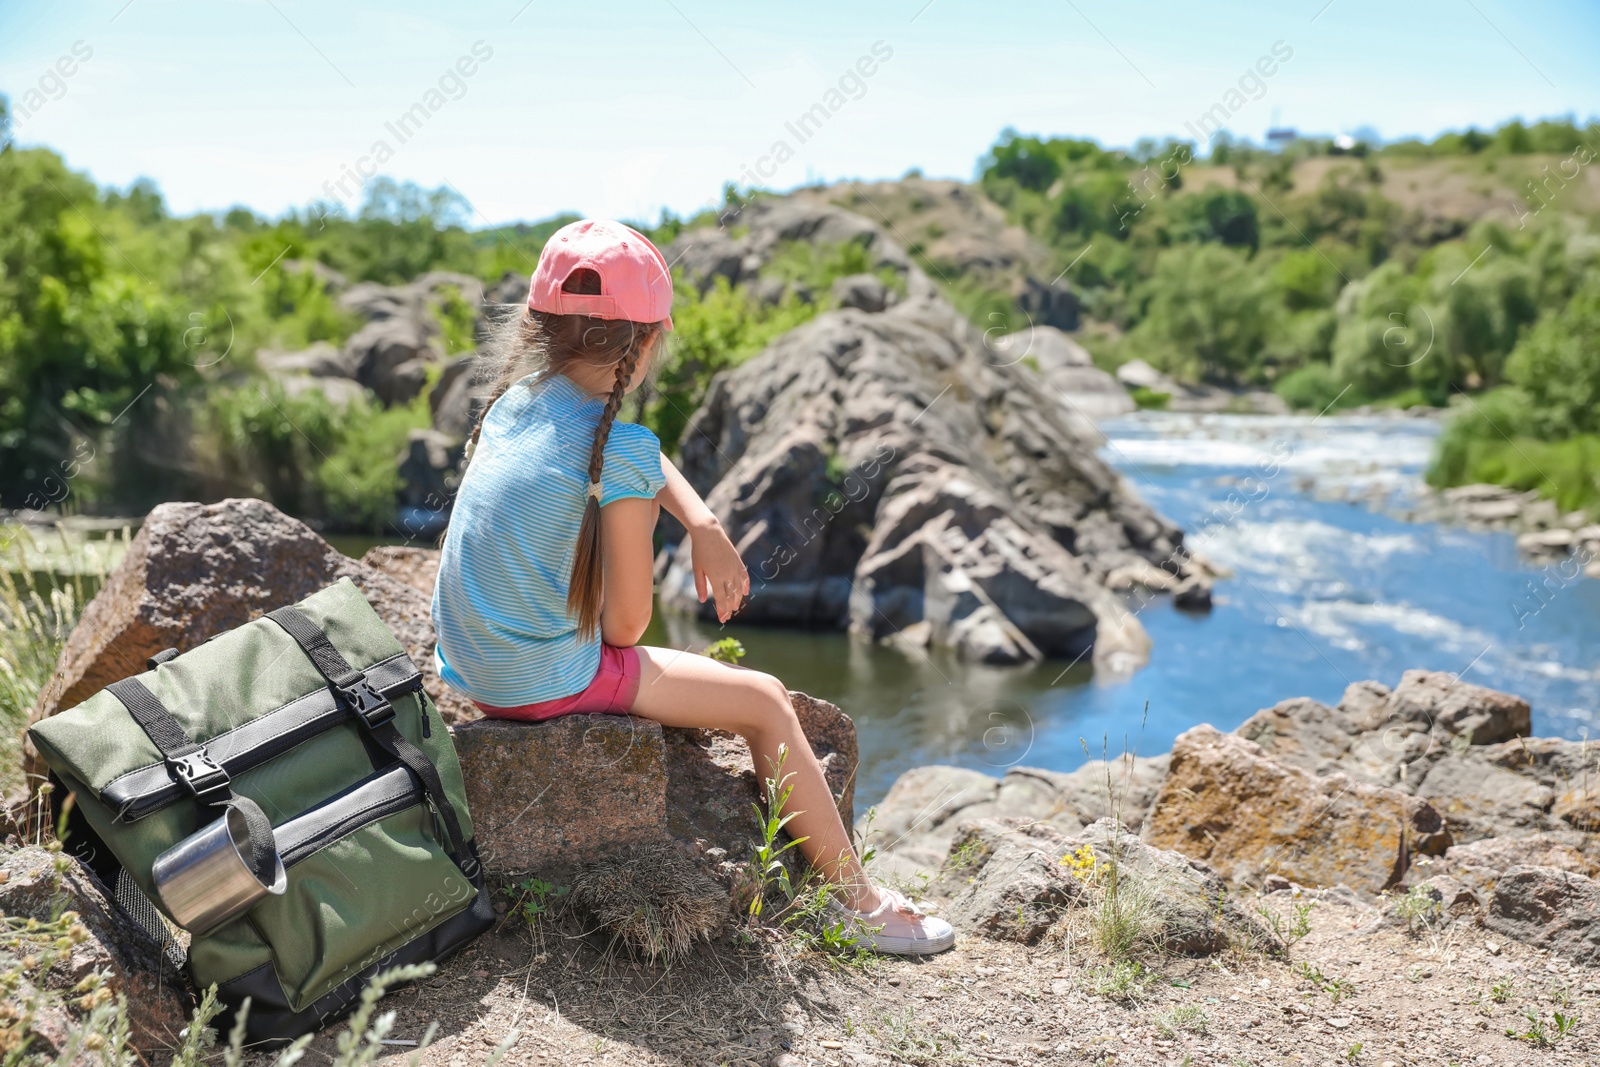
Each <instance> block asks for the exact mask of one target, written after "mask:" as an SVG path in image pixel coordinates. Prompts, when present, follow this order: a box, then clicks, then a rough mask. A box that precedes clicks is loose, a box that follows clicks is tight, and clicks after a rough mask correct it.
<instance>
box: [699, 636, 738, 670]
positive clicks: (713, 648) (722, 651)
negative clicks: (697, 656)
mask: <svg viewBox="0 0 1600 1067" xmlns="http://www.w3.org/2000/svg"><path fill="white" fill-rule="evenodd" d="M705 654H706V655H707V656H709V657H711V658H712V659H714V660H717V661H718V662H719V663H733V664H737V663H738V662H739V661H740V660H742V659H744V656H745V651H744V643H743V642H742V641H740V640H739V639H738V638H737V637H724V638H721V639H720V640H717V641H713V642H711V643H710V644H709V645H707V646H706V651H705Z"/></svg>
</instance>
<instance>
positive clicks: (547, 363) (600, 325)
mask: <svg viewBox="0 0 1600 1067" xmlns="http://www.w3.org/2000/svg"><path fill="white" fill-rule="evenodd" d="M561 288H562V290H563V291H564V292H569V293H579V294H588V295H598V294H599V293H600V276H599V275H598V274H596V273H595V272H594V271H592V270H588V269H585V268H579V269H578V270H575V271H573V272H572V274H571V275H569V276H568V277H567V280H566V281H565V282H564V283H563V284H562V286H561ZM660 332H661V323H659V322H650V323H641V322H629V321H627V320H623V319H598V318H591V317H589V316H587V315H552V314H549V313H547V312H543V311H533V310H531V309H524V311H523V313H522V314H521V315H519V316H513V317H512V318H511V319H509V320H507V321H504V322H502V323H501V324H500V326H499V327H498V328H497V330H496V336H495V337H494V338H493V340H492V341H491V344H490V353H491V355H492V356H497V357H498V361H499V364H500V371H499V374H498V375H497V376H496V379H495V384H494V388H493V389H492V390H491V391H490V394H489V398H488V401H487V403H485V404H484V407H483V410H482V411H481V412H479V414H478V419H477V422H476V423H475V424H474V426H473V427H472V434H471V436H470V438H469V442H468V448H469V449H472V448H474V447H475V446H476V445H477V443H478V438H479V437H480V436H481V435H482V433H483V421H484V419H485V418H486V417H487V416H488V414H489V409H490V408H491V407H493V406H494V403H495V401H496V400H499V399H500V398H501V397H502V396H504V395H505V393H506V391H507V390H509V389H510V388H511V386H512V385H514V384H516V382H518V381H519V380H521V379H522V378H523V377H525V376H527V375H528V374H529V373H530V372H535V373H538V375H539V379H540V380H542V379H543V378H545V377H547V376H549V375H551V374H560V373H562V372H564V371H566V370H568V369H570V368H572V367H575V366H579V365H584V364H587V365H589V366H593V367H605V366H610V367H614V368H616V376H615V378H614V379H613V381H612V385H611V392H610V393H609V394H607V396H606V402H605V407H604V408H603V409H602V410H601V413H600V424H599V425H598V426H597V427H596V428H595V433H594V443H593V444H592V445H591V446H590V449H589V465H588V476H589V485H588V489H587V492H586V494H585V500H584V505H583V522H582V524H581V525H580V526H579V528H578V541H577V546H576V548H575V550H574V553H573V557H572V580H571V584H570V585H569V587H568V589H567V610H568V611H569V612H570V613H571V614H572V615H573V616H574V617H576V619H577V622H578V635H579V637H581V638H582V639H584V640H590V639H592V638H594V637H595V636H596V635H597V634H598V633H599V632H600V607H601V602H602V599H603V596H602V594H603V592H604V586H603V576H602V572H601V555H600V476H601V472H602V468H603V467H604V464H605V452H606V441H607V440H608V439H610V437H611V427H612V424H613V423H615V422H616V418H617V412H618V411H620V410H621V408H622V400H623V397H624V396H626V395H627V392H628V385H629V383H630V382H631V381H632V380H633V376H634V372H635V371H636V370H637V369H638V366H639V359H640V357H641V356H642V355H643V353H644V352H645V351H646V350H647V349H648V348H649V345H650V342H651V341H652V340H653V339H654V338H655V336H656V335H657V334H659V333H660ZM469 455H470V452H469Z"/></svg>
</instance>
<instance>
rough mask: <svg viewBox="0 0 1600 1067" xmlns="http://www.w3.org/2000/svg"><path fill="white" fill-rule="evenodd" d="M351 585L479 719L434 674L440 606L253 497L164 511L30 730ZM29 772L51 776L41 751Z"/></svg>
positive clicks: (116, 575)
mask: <svg viewBox="0 0 1600 1067" xmlns="http://www.w3.org/2000/svg"><path fill="white" fill-rule="evenodd" d="M340 578H349V579H351V580H352V581H353V582H355V584H356V585H357V586H358V587H359V588H360V589H361V591H362V593H363V594H365V595H366V598H367V600H368V601H369V602H371V604H372V606H373V608H374V610H376V611H377V613H378V615H379V617H380V618H382V619H383V621H384V622H385V623H387V624H388V625H389V628H390V629H392V630H393V631H394V632H395V636H396V637H398V638H399V639H400V643H401V645H402V646H404V647H405V649H406V652H407V653H408V654H409V655H410V656H411V659H412V661H413V662H415V663H416V665H417V667H418V668H419V669H420V670H421V671H422V677H423V685H424V686H425V687H426V688H427V690H428V693H429V695H430V696H432V697H433V699H434V701H435V702H436V703H438V705H439V710H440V711H441V712H442V713H443V714H444V716H445V718H446V719H447V720H449V721H453V722H462V721H466V720H467V719H471V718H475V717H476V716H477V710H476V709H475V708H474V707H473V706H472V704H471V702H470V701H468V700H466V699H465V698H464V697H462V696H460V695H459V694H457V693H455V692H454V691H453V690H451V689H449V688H448V687H447V686H445V685H444V684H443V683H442V682H441V681H440V680H439V678H438V676H437V674H436V673H435V671H434V662H433V647H434V644H435V643H436V638H435V636H434V632H433V622H432V619H431V617H430V613H429V598H428V597H427V596H426V595H425V594H423V593H422V592H420V591H419V590H418V589H416V588H414V587H412V586H411V585H409V584H406V583H404V582H401V581H397V580H396V579H394V578H392V577H390V576H389V575H388V574H385V573H383V572H382V571H379V570H376V569H374V568H372V567H368V566H366V565H364V564H361V563H358V562H356V561H355V560H353V559H350V558H349V557H347V556H344V555H341V554H340V553H339V552H338V551H337V550H336V549H334V548H333V546H331V545H329V544H328V543H327V542H326V541H324V540H323V539H322V538H320V537H318V536H317V535H316V533H314V532H313V531H312V530H311V528H310V527H308V526H306V525H305V524H304V523H302V522H300V521H299V520H297V519H292V518H290V517H289V516H287V515H285V514H283V512H281V511H279V510H278V509H277V508H275V507H273V506H272V505H271V504H268V503H266V502H265V501H261V500H254V499H248V498H246V499H229V500H224V501H222V502H221V503H218V504H189V503H174V504H162V505H161V506H159V507H157V508H156V509H155V510H154V511H152V512H151V513H150V514H149V516H148V517H147V518H146V519H145V521H144V524H143V525H142V526H141V527H140V528H139V532H138V533H137V534H136V535H135V536H134V538H133V541H132V542H131V543H130V544H129V547H128V552H127V554H126V555H125V556H124V557H123V559H122V562H121V563H120V564H118V566H117V569H116V570H115V571H113V572H112V574H111V576H110V578H108V579H107V580H106V583H105V585H104V586H103V587H102V588H101V590H100V592H99V593H98V594H96V596H95V598H94V600H92V601H91V602H90V603H89V606H88V607H87V608H86V609H85V610H84V613H83V618H82V619H81V621H80V622H79V623H78V625H77V626H76V627H75V628H74V629H73V631H72V633H71V635H70V636H69V637H68V638H67V642H66V646H65V647H64V648H63V649H62V652H61V658H60V660H59V662H58V663H57V666H56V673H55V674H54V675H53V676H52V677H51V679H50V682H49V683H48V684H47V685H46V686H45V688H44V691H43V693H42V694H41V695H40V698H39V703H38V705H37V706H36V707H35V708H34V709H33V713H32V715H31V716H30V718H29V721H30V722H37V721H38V720H40V719H42V718H44V717H45V716H47V715H53V714H55V713H56V712H57V711H59V710H61V709H62V708H70V707H72V706H73V705H75V704H78V703H79V702H81V701H83V700H85V699H87V698H88V697H90V696H93V695H94V694H95V693H97V692H99V691H100V690H101V689H104V688H105V687H106V686H108V685H110V684H111V683H112V682H115V681H118V680H120V679H122V678H127V677H129V676H131V675H135V674H139V673H142V672H143V671H144V670H145V660H146V659H148V658H149V657H150V656H153V655H155V654H156V653H157V652H160V651H161V650H162V649H166V648H176V649H178V650H179V651H187V650H189V649H191V648H194V647H195V646H196V645H199V644H200V643H201V642H203V641H205V640H206V638H208V637H210V636H212V635H213V634H218V633H222V632H223V631H224V630H230V629H232V628H234V627H236V626H240V625H243V624H244V623H246V622H249V621H250V620H251V619H253V618H256V617H257V616H260V615H262V614H265V613H266V612H268V611H271V610H272V609H273V608H277V607H282V606H283V605H284V604H292V603H294V602H295V601H297V600H300V599H302V598H304V597H306V596H309V595H310V594H312V593H314V592H316V591H317V590H319V589H322V588H325V587H326V586H328V585H331V584H332V583H334V582H335V581H338V580H339V579H340ZM28 761H29V762H28V766H29V768H30V770H32V771H34V772H40V771H42V769H43V768H42V767H41V765H40V764H39V762H38V759H37V755H36V754H35V753H33V751H32V750H31V748H30V749H29V752H28Z"/></svg>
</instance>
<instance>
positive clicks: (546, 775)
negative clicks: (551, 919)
mask: <svg viewBox="0 0 1600 1067" xmlns="http://www.w3.org/2000/svg"><path fill="white" fill-rule="evenodd" d="M454 734H455V742H456V754H457V756H458V757H459V758H460V760H461V771H462V775H463V777H464V778H465V780H466V784H467V806H468V808H469V809H470V810H471V812H472V822H473V832H474V834H475V835H476V836H477V840H478V851H479V853H480V854H481V855H482V857H483V862H484V865H485V866H486V867H488V868H489V870H491V871H494V872H496V873H498V874H524V873H530V872H531V873H544V872H547V871H550V870H555V869H560V868H566V867H571V866H573V865H575V864H578V863H581V862H585V861H587V860H591V859H594V858H596V857H598V856H601V855H603V854H605V853H607V852H609V851H625V850H627V849H629V848H632V847H634V846H637V845H642V844H646V843H650V842H657V841H660V840H662V838H663V837H664V836H665V827H666V819H667V760H666V747H665V745H664V744H663V743H662V737H661V727H660V726H659V725H658V724H656V723H654V722H651V721H649V720H648V719H639V718H634V717H633V716H626V715H568V716H565V717H563V718H560V719H554V720H552V721H550V722H545V723H519V722H506V721H500V720H493V719H480V720H478V721H476V722H470V723H466V724H464V725H462V726H458V727H456V728H455V730H454Z"/></svg>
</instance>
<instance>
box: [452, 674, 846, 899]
mask: <svg viewBox="0 0 1600 1067" xmlns="http://www.w3.org/2000/svg"><path fill="white" fill-rule="evenodd" d="M789 698H790V700H791V701H792V702H793V704H794V706H795V711H796V713H797V715H798V716H799V718H800V724H801V728H802V729H803V730H805V732H806V737H807V739H808V740H809V741H810V742H811V746H812V751H813V752H814V753H815V754H816V756H817V758H818V760H819V761H820V762H821V763H822V766H823V772H824V773H825V774H826V775H827V778H828V784H829V786H830V788H831V789H832V790H833V791H834V799H835V802H836V803H837V804H838V805H839V809H840V814H841V815H842V816H843V817H844V819H845V823H846V825H849V821H850V819H851V815H852V797H853V790H854V777H855V770H856V766H857V759H858V756H857V750H856V739H855V724H854V723H852V722H851V721H850V718H849V716H847V715H845V714H844V712H842V711H840V710H839V709H838V708H837V707H836V706H835V705H833V704H830V703H828V702H827V701H824V700H817V699H815V698H813V697H809V696H807V695H805V694H804V693H793V692H791V693H790V694H789ZM454 734H455V740H456V750H457V753H458V755H459V756H460V759H461V769H462V774H463V776H464V777H465V779H466V782H467V800H468V804H469V806H470V808H471V810H472V818H473V823H474V832H475V833H476V834H477V838H478V847H479V850H480V851H481V852H482V853H483V857H484V863H485V865H486V866H487V867H488V868H489V869H490V870H491V871H494V872H496V873H497V874H502V875H507V876H509V875H514V874H524V873H528V872H536V873H543V874H548V873H550V872H556V871H568V870H570V869H572V868H574V867H575V866H576V865H578V864H582V863H587V862H590V861H593V860H594V859H596V858H598V857H601V856H604V855H606V854H608V853H614V852H621V851H627V850H630V849H633V848H635V847H638V846H642V845H645V844H648V843H652V842H660V841H665V840H667V839H668V838H669V837H670V838H675V839H676V840H678V841H679V842H681V843H684V844H686V845H689V846H691V847H692V848H693V849H694V850H696V851H697V852H698V853H699V854H701V855H704V856H708V857H710V858H712V859H714V860H718V861H726V862H727V863H729V864H730V866H728V867H727V868H726V869H725V870H723V871H722V873H724V874H725V875H730V876H731V873H732V872H733V871H734V870H735V869H736V868H737V867H738V866H739V864H740V863H742V862H743V861H746V860H748V858H749V856H750V855H751V852H752V850H753V848H754V845H755V842H756V836H757V825H756V821H755V813H754V812H753V811H752V810H751V804H752V803H755V802H756V801H758V800H760V799H761V783H760V782H759V781H758V779H757V777H756V773H755V768H754V766H753V764H752V762H751V759H750V750H749V748H748V747H747V746H746V745H745V743H744V741H743V739H741V738H739V737H737V736H735V735H733V734H727V733H723V732H721V731H711V730H687V729H671V728H669V729H663V728H662V727H661V726H660V725H658V724H657V723H654V722H652V721H650V720H648V719H640V718H635V717H633V716H625V715H569V716H564V717H562V718H559V719H554V720H551V721H549V722H544V723H518V722H507V721H504V720H492V719H480V720H478V721H476V722H471V723H467V724H465V725H462V726H458V727H456V728H455V731H454Z"/></svg>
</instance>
